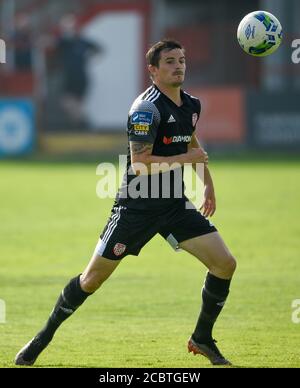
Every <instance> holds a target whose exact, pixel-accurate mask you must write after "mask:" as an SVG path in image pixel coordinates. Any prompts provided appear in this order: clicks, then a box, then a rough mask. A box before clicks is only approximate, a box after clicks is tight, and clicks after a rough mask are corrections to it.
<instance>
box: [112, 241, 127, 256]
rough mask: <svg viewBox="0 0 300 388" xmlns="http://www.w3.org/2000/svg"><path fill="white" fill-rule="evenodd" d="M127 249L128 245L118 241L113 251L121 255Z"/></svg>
mask: <svg viewBox="0 0 300 388" xmlns="http://www.w3.org/2000/svg"><path fill="white" fill-rule="evenodd" d="M125 249H126V245H124V244H121V243H116V245H115V246H114V248H113V251H114V254H115V255H116V256H121V255H122V253H124V251H125Z"/></svg>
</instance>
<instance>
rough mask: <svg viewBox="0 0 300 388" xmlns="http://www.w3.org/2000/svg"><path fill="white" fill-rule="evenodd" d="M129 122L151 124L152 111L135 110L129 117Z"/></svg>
mask: <svg viewBox="0 0 300 388" xmlns="http://www.w3.org/2000/svg"><path fill="white" fill-rule="evenodd" d="M130 122H131V124H137V125H151V124H152V122H153V112H147V111H135V112H133V113H132V115H131V118H130Z"/></svg>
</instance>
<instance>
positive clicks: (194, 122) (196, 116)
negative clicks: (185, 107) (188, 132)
mask: <svg viewBox="0 0 300 388" xmlns="http://www.w3.org/2000/svg"><path fill="white" fill-rule="evenodd" d="M197 120H198V113H193V115H192V124H193V127H194V126H195V125H196V124H197Z"/></svg>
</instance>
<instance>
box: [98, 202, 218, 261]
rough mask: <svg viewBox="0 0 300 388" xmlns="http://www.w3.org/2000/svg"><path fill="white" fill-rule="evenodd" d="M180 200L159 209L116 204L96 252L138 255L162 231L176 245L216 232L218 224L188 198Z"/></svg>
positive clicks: (116, 257)
mask: <svg viewBox="0 0 300 388" xmlns="http://www.w3.org/2000/svg"><path fill="white" fill-rule="evenodd" d="M188 206H189V208H188V209H187V208H186V202H185V201H182V200H181V201H178V202H176V203H173V205H172V206H170V207H168V208H165V209H161V208H160V209H159V210H153V209H151V210H138V209H132V208H127V207H124V206H120V205H116V206H114V207H113V208H112V211H111V215H110V217H109V219H108V222H107V224H106V226H105V228H104V230H103V232H102V233H101V235H100V239H99V242H98V244H97V246H96V249H95V252H96V253H97V254H98V255H100V256H103V257H105V258H107V259H112V260H120V259H122V258H123V257H125V256H127V255H135V256H137V255H138V254H139V253H140V250H141V249H142V248H143V246H144V245H145V244H147V242H148V241H150V240H151V239H152V237H154V236H155V235H156V234H157V233H159V234H160V235H161V236H162V237H163V238H164V239H166V240H167V241H168V242H169V244H170V245H171V246H172V247H173V248H174V249H175V250H178V249H179V246H178V245H179V243H180V242H182V241H185V240H188V239H190V238H193V237H197V236H201V235H204V234H207V233H211V232H215V231H217V229H216V228H215V226H214V225H213V224H212V223H211V222H210V221H209V220H208V219H206V218H205V217H203V216H202V214H201V213H200V212H199V211H197V210H196V208H195V207H194V206H193V205H192V204H191V202H188Z"/></svg>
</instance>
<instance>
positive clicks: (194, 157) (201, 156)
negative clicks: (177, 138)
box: [187, 147, 208, 164]
mask: <svg viewBox="0 0 300 388" xmlns="http://www.w3.org/2000/svg"><path fill="white" fill-rule="evenodd" d="M187 156H188V159H189V163H205V164H207V163H208V155H207V152H206V151H204V149H203V148H201V147H199V148H190V149H189V150H188V152H187Z"/></svg>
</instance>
